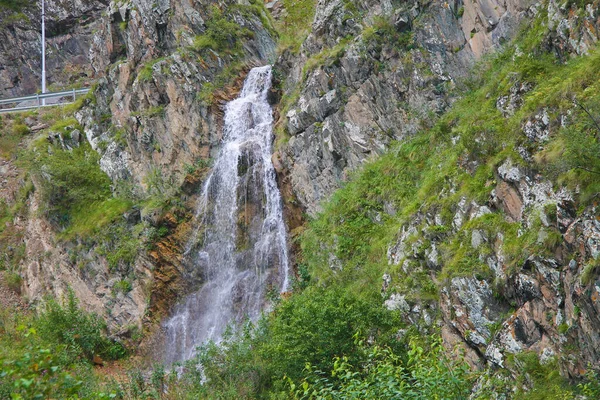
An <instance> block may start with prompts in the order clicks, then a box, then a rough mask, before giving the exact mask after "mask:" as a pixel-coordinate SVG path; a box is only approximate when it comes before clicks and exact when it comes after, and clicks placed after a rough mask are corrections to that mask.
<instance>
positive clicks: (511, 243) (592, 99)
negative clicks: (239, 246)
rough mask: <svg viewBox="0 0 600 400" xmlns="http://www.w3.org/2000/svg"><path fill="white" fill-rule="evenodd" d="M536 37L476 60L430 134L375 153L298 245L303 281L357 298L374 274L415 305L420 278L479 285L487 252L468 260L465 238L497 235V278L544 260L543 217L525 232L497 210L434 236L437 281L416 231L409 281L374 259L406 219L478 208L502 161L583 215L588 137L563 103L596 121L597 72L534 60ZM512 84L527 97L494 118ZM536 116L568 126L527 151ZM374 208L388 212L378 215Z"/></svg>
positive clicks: (431, 294)
mask: <svg viewBox="0 0 600 400" xmlns="http://www.w3.org/2000/svg"><path fill="white" fill-rule="evenodd" d="M540 18H541V19H542V20H543V19H544V18H545V16H544V15H542V16H541V17H540ZM383 28H385V26H384V27H383ZM383 28H381V29H383ZM378 29H379V28H373V32H371V33H370V34H369V35H370V36H371V37H374V38H375V39H378V36H377V35H378V34H377V32H378ZM541 29H542V25H541V24H539V23H538V22H536V23H535V24H533V29H531V30H529V31H528V32H525V36H524V37H522V38H521V39H520V41H519V42H518V46H519V48H520V49H521V51H523V49H528V50H529V51H530V53H527V52H525V53H522V54H516V51H515V47H513V46H508V47H507V50H505V51H504V52H503V53H501V54H498V55H496V56H493V57H490V58H488V59H485V60H483V61H482V62H481V63H480V64H481V65H479V66H478V67H477V69H478V70H480V71H482V72H481V73H480V75H479V76H478V77H476V78H475V79H474V81H473V82H471V83H469V84H468V86H467V88H470V89H468V90H469V91H468V92H467V93H466V95H465V96H464V98H463V99H462V100H460V101H458V102H457V103H456V104H455V105H454V106H453V108H452V109H450V110H449V111H448V112H447V113H446V114H445V115H444V116H442V117H441V118H440V119H439V120H438V122H437V123H436V125H435V126H434V127H433V128H432V129H430V130H424V131H422V132H420V133H418V134H417V135H416V136H415V137H413V138H408V139H407V140H405V141H404V142H402V143H396V144H393V145H392V147H391V149H390V150H389V151H388V153H387V154H385V155H383V156H382V157H381V158H380V159H378V160H376V161H373V162H371V163H368V164H367V165H365V166H364V168H363V169H362V170H361V171H359V172H357V173H355V175H354V176H353V177H351V179H350V180H349V181H348V182H347V183H345V186H344V187H343V188H342V189H341V190H339V191H338V192H336V193H335V194H334V195H333V196H332V198H331V199H330V200H329V201H328V202H327V203H326V204H324V206H323V209H324V211H323V212H322V213H321V214H319V215H318V216H317V217H316V218H315V219H314V220H312V221H311V222H310V223H309V227H308V229H307V230H306V231H305V233H304V234H303V237H302V240H301V243H302V249H303V250H302V251H303V259H304V261H305V262H306V264H307V266H308V269H309V272H310V275H311V276H313V277H316V279H317V281H319V282H321V283H322V284H328V285H334V284H335V285H343V286H344V287H346V288H347V289H348V290H351V291H355V292H357V293H359V292H360V291H361V290H364V288H365V287H368V286H369V285H372V287H377V283H376V282H377V281H378V280H379V279H380V277H381V275H382V274H383V273H384V272H393V273H394V274H397V275H399V280H400V282H401V283H398V285H399V287H401V288H402V290H404V292H406V293H408V294H410V295H413V296H416V297H418V298H421V299H427V298H435V292H436V289H435V287H432V286H431V285H432V282H433V280H432V276H435V277H436V279H435V280H436V281H437V280H440V279H441V282H443V281H445V280H446V279H450V278H452V277H455V276H473V275H475V276H478V277H480V278H490V277H491V271H490V269H489V267H488V266H487V262H486V257H487V256H488V255H490V254H492V251H495V250H494V249H492V248H491V247H490V244H484V245H483V247H481V248H478V249H473V248H472V247H471V244H470V241H471V233H472V231H473V230H474V229H481V230H483V231H485V232H486V233H487V237H488V238H496V237H497V235H498V233H501V234H502V236H503V238H504V239H503V243H502V244H501V248H502V251H503V254H504V255H505V261H506V264H507V266H508V268H509V269H508V273H514V272H516V271H518V270H520V268H521V267H522V266H523V264H524V262H525V260H526V259H527V258H529V257H530V256H532V255H537V256H542V257H550V256H553V254H554V250H555V249H556V248H557V247H558V246H560V245H561V243H562V236H561V235H560V233H559V232H558V231H557V230H556V229H555V228H552V227H544V226H542V224H541V222H540V217H539V213H540V212H544V210H543V209H542V210H535V209H528V210H526V214H527V215H529V223H528V224H527V225H521V224H520V223H511V222H508V221H506V219H505V216H504V215H503V214H502V212H500V211H497V212H495V213H493V214H489V215H485V216H483V217H481V218H478V219H476V220H473V221H466V224H464V225H463V226H462V227H460V229H457V230H454V231H453V230H447V229H442V230H440V231H439V232H437V233H436V239H435V240H436V242H437V244H438V251H439V252H440V253H441V257H442V263H441V271H436V270H431V269H430V268H429V267H426V266H425V264H424V254H425V251H427V250H428V249H429V246H430V243H429V239H428V237H427V236H426V235H425V230H424V229H425V228H427V227H426V226H420V227H418V228H417V229H418V230H420V232H421V233H420V234H419V235H417V237H415V238H413V239H412V240H413V243H415V244H418V246H417V247H415V251H416V253H417V255H416V256H413V255H410V257H409V258H408V259H407V261H408V262H409V263H410V265H411V267H410V270H411V273H410V274H409V275H410V276H406V274H405V273H404V272H402V270H401V268H400V267H399V266H390V265H388V262H387V259H386V252H387V249H388V246H389V245H390V244H391V243H394V242H395V240H396V235H397V233H398V232H399V231H400V230H401V229H402V227H406V225H407V224H408V223H409V222H410V221H413V220H415V218H416V216H415V214H417V212H418V213H419V215H427V213H429V214H430V215H435V214H439V215H441V216H442V217H443V218H442V219H443V220H444V224H445V225H446V226H448V225H449V224H451V222H452V218H453V216H454V214H455V213H456V212H457V207H456V205H457V204H458V203H459V202H460V200H461V199H463V198H464V199H466V203H467V204H468V203H470V202H472V201H475V202H477V203H478V204H485V203H486V202H487V201H488V199H489V198H490V193H491V191H492V189H494V187H495V186H496V183H497V181H496V180H497V178H496V176H495V171H496V169H497V168H498V166H499V165H500V164H502V163H503V162H504V161H505V160H507V159H510V160H511V161H512V162H513V163H514V164H516V165H520V166H521V168H533V169H534V170H536V171H539V172H540V173H541V174H542V175H543V177H544V178H545V179H549V180H550V181H552V182H553V183H554V184H555V187H560V186H566V187H567V188H571V189H572V190H573V191H574V192H575V193H577V195H576V202H577V204H578V206H579V210H584V209H586V207H587V206H589V205H590V204H591V202H592V201H593V198H594V197H595V196H597V194H598V193H600V180H598V179H597V177H598V174H597V173H596V172H597V171H598V172H600V161H599V160H598V157H594V156H593V154H598V151H600V147H599V146H600V144H599V142H598V138H599V137H600V132H598V129H597V127H596V124H595V122H594V120H593V118H590V117H589V116H588V115H587V114H586V113H585V112H584V111H583V110H582V108H581V107H577V106H576V105H574V103H573V101H572V98H573V97H574V96H575V97H576V98H577V99H580V101H581V103H582V104H584V108H585V109H587V110H591V112H590V114H592V115H600V98H598V96H597V93H599V91H598V90H599V89H600V87H599V86H598V82H597V80H596V79H595V78H594V77H595V76H598V73H600V50H598V49H596V50H594V51H592V52H591V54H590V55H589V56H587V57H579V58H575V59H573V60H569V61H568V62H567V63H564V64H563V63H561V60H559V59H557V58H555V56H553V55H550V54H545V53H543V52H539V51H538V50H536V46H537V45H538V44H539V37H540V35H542V33H541V32H542V31H541ZM383 31H385V29H383ZM375 39H373V40H375ZM341 51H343V46H341V47H340V49H336V48H334V49H327V50H326V51H324V52H322V53H321V54H318V55H317V56H315V58H314V59H313V60H312V61H311V62H309V63H307V67H306V68H313V67H314V66H317V65H320V64H322V63H323V62H326V61H327V60H331V59H334V58H335V55H336V54H338V52H341ZM330 52H331V53H332V55H333V58H332V57H330ZM533 54H535V55H533ZM516 81H521V82H522V81H527V82H530V83H532V85H533V89H532V90H531V91H530V92H529V93H527V94H526V95H525V96H524V103H523V106H522V107H521V108H520V109H519V110H518V111H517V112H516V114H515V115H514V116H512V117H510V118H504V117H503V116H502V115H501V113H500V112H499V110H498V109H497V108H496V99H497V98H498V97H499V96H502V95H505V94H507V93H508V92H509V89H510V87H511V86H512V85H513V84H514V82H516ZM543 108H548V109H550V110H553V112H554V114H553V115H555V116H556V117H555V118H557V116H558V115H565V114H567V113H569V115H570V116H571V117H570V122H569V125H567V127H564V128H559V129H557V131H554V134H553V135H552V136H551V137H550V141H549V142H548V143H544V144H543V145H540V144H537V143H531V142H529V141H528V139H527V138H526V137H525V135H524V134H523V133H522V129H521V126H522V124H523V121H526V120H527V119H528V118H531V117H532V115H535V114H536V113H537V112H539V110H541V109H543ZM453 138H454V141H453ZM519 146H522V147H524V148H526V149H528V150H529V151H531V152H532V154H533V156H534V160H536V161H534V162H533V164H528V163H527V162H525V161H523V160H522V158H521V156H520V155H519V154H517V153H516V151H515V150H514V149H516V148H518V147H519ZM469 163H471V164H473V163H474V164H475V165H476V167H475V169H474V170H470V169H468V168H466V166H467V165H469ZM384 204H390V205H392V206H393V208H394V209H396V210H399V212H398V213H397V214H396V215H388V214H386V213H385V209H384ZM427 229H429V228H427ZM539 238H543V240H541V241H540V239H539ZM410 253H411V254H412V251H411V252H410ZM332 266H335V268H332ZM590 268H591V267H590ZM588 275H589V274H588ZM586 276H587V275H586ZM434 286H435V285H434Z"/></svg>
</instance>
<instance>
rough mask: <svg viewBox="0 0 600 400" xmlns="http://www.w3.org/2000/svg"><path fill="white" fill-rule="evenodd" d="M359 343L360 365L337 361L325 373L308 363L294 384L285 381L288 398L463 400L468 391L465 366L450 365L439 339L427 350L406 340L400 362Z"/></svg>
mask: <svg viewBox="0 0 600 400" xmlns="http://www.w3.org/2000/svg"><path fill="white" fill-rule="evenodd" d="M359 344H360V348H359V350H360V351H361V352H364V353H366V360H367V361H366V362H364V363H360V364H352V363H351V362H350V361H349V359H348V357H341V358H340V357H337V358H336V359H335V361H334V363H333V369H332V370H331V371H330V372H327V373H325V372H322V371H319V370H316V369H315V368H314V367H313V366H310V365H309V366H307V367H306V373H307V376H306V377H305V378H304V379H303V381H302V382H301V383H300V384H298V385H297V384H295V383H294V382H293V381H292V380H288V382H289V385H290V394H291V395H292V396H294V398H297V399H323V400H326V399H332V400H333V399H348V400H351V399H356V400H359V399H382V400H384V399H390V400H391V399H406V400H409V399H423V400H425V399H465V398H467V397H468V396H469V393H470V392H471V383H472V382H471V379H469V374H468V371H469V367H468V365H467V364H466V363H464V362H452V361H450V360H449V359H448V358H447V357H446V355H445V354H444V348H443V346H442V344H441V339H439V338H437V339H436V338H433V341H432V344H431V345H429V346H427V347H424V344H423V343H420V342H419V340H418V339H416V338H414V339H411V341H410V349H409V351H408V358H407V361H406V362H403V361H402V360H401V359H400V358H399V357H398V356H397V355H395V354H394V353H393V352H392V351H391V350H390V349H388V348H385V347H379V346H372V347H370V348H369V347H367V346H365V345H364V344H363V343H362V342H360V343H359Z"/></svg>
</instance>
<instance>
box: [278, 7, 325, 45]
mask: <svg viewBox="0 0 600 400" xmlns="http://www.w3.org/2000/svg"><path fill="white" fill-rule="evenodd" d="M316 3H317V2H316V0H283V7H284V8H285V11H286V14H285V16H284V18H283V20H282V21H281V22H280V23H279V24H277V31H278V32H279V48H280V50H284V49H290V50H291V51H292V52H293V53H297V52H298V51H299V50H300V45H302V42H304V39H306V37H307V36H308V33H309V32H310V27H311V24H312V21H313V18H314V15H315V9H316Z"/></svg>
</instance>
